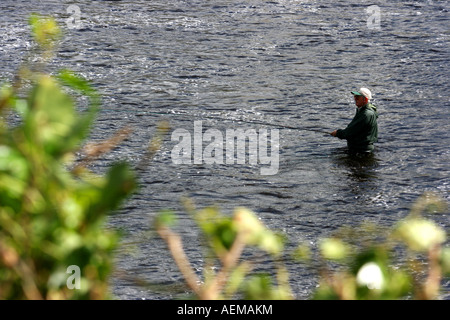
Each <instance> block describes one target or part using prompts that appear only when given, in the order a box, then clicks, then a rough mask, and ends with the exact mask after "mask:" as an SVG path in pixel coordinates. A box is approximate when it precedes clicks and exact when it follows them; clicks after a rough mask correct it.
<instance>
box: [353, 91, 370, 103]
mask: <svg viewBox="0 0 450 320" xmlns="http://www.w3.org/2000/svg"><path fill="white" fill-rule="evenodd" d="M352 94H353V97H354V98H355V104H356V106H357V107H358V108H360V107H362V106H365V105H366V104H367V103H368V102H369V100H370V99H372V93H371V92H370V90H369V89H367V88H360V89H359V91H352Z"/></svg>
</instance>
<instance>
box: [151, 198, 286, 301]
mask: <svg viewBox="0 0 450 320" xmlns="http://www.w3.org/2000/svg"><path fill="white" fill-rule="evenodd" d="M186 208H188V211H189V212H190V213H191V215H192V217H193V219H194V220H195V221H196V223H197V225H198V226H199V229H200V230H201V231H202V235H203V238H204V240H205V241H204V243H205V249H206V251H205V258H206V259H205V261H206V263H205V266H204V275H203V279H200V278H198V276H197V275H196V273H195V272H194V271H193V269H192V267H191V265H190V262H189V260H188V258H187V256H186V254H185V253H184V249H183V245H182V240H181V238H180V236H179V235H178V234H176V233H175V232H173V231H172V230H171V228H170V227H171V226H173V225H174V224H175V223H176V217H175V215H174V214H173V213H171V212H170V211H165V212H162V213H161V214H160V215H159V216H158V217H157V218H156V219H155V227H156V230H157V232H158V234H159V235H160V236H161V237H162V238H163V239H164V240H165V241H166V242H167V245H168V247H169V250H170V251H171V253H172V256H173V258H174V260H175V262H176V264H177V266H178V268H179V269H180V271H181V273H182V274H183V276H184V278H185V279H186V282H187V284H188V286H189V287H190V289H192V291H193V292H194V294H195V295H196V297H197V298H199V299H205V300H212V299H231V298H233V297H236V296H237V297H240V298H242V299H292V297H293V296H292V293H291V291H290V287H289V284H288V282H289V279H288V272H287V270H286V268H285V267H284V266H283V265H282V263H281V262H280V261H281V260H280V259H281V254H282V252H283V248H284V244H283V243H284V239H283V237H282V236H281V235H278V234H276V233H274V232H272V231H270V230H269V229H268V228H266V227H265V226H264V225H263V223H262V222H261V221H260V220H259V219H258V218H257V217H256V215H255V214H254V213H253V212H252V211H250V210H248V209H245V208H237V209H236V210H235V211H234V213H233V215H232V216H229V215H224V214H222V213H221V212H220V211H219V210H218V209H217V208H205V209H202V210H195V209H193V208H192V206H191V203H190V202H189V201H188V203H187V205H186ZM246 247H254V248H257V249H258V250H261V251H262V252H263V253H264V254H266V255H268V257H270V259H269V260H271V261H272V262H273V267H274V269H275V270H276V271H275V278H276V279H275V281H274V280H273V278H272V276H271V275H269V274H266V273H261V274H252V273H251V271H252V265H253V263H252V262H251V261H250V260H249V259H241V255H242V253H243V251H244V250H245V248H246ZM241 260H243V261H241Z"/></svg>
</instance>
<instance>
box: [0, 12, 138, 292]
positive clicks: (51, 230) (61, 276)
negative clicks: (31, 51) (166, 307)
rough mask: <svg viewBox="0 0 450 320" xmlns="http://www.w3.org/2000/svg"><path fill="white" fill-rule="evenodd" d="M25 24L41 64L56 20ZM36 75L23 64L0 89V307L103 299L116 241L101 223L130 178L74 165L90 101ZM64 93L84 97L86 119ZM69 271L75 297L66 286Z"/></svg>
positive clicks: (63, 81) (87, 90)
mask: <svg viewBox="0 0 450 320" xmlns="http://www.w3.org/2000/svg"><path fill="white" fill-rule="evenodd" d="M30 24H31V29H32V32H33V35H34V39H35V41H36V42H37V44H38V45H39V47H40V49H41V50H40V54H44V55H46V57H45V58H48V57H49V56H50V54H49V53H50V52H52V50H53V49H54V48H55V46H56V45H57V41H56V40H57V39H58V38H59V35H60V33H61V32H60V30H59V28H58V26H57V24H56V22H55V21H54V20H53V19H50V18H43V17H39V16H32V17H31V19H30ZM40 63H42V61H40ZM39 69H42V65H40V66H39ZM31 70H33V71H31ZM35 70H36V69H33V66H32V65H29V63H27V64H25V65H24V66H22V67H21V69H20V72H19V75H18V77H17V79H16V80H15V81H14V82H13V83H12V84H6V85H4V86H3V87H2V88H1V91H0V108H1V112H2V115H1V117H0V299H104V298H107V297H108V296H109V292H108V290H107V289H108V287H107V283H108V276H109V275H110V273H111V271H112V270H111V269H112V261H113V254H114V249H115V248H116V245H117V243H118V235H117V234H116V233H115V232H114V231H111V230H105V228H104V221H105V218H106V216H107V214H108V213H110V212H112V211H114V210H116V209H117V208H118V206H119V204H120V203H121V201H122V200H123V199H124V198H125V197H126V196H127V195H129V194H130V193H131V192H132V191H133V189H134V188H135V178H134V175H133V173H132V171H131V170H130V169H129V168H128V165H126V164H124V163H118V164H115V165H113V166H112V167H111V168H110V170H109V171H108V173H107V174H106V176H98V175H95V174H93V173H92V172H90V171H89V170H87V168H86V167H83V166H76V165H75V163H74V161H75V160H74V159H75V153H76V152H77V151H79V150H80V148H81V146H82V144H83V141H84V140H85V139H86V137H87V135H88V133H89V132H88V129H89V127H90V125H91V124H92V121H93V119H94V117H95V115H96V112H97V109H98V108H99V103H100V99H99V96H98V94H97V93H96V91H95V90H94V89H93V88H92V87H91V85H90V84H89V83H88V82H87V81H85V80H84V79H82V78H80V77H78V76H76V75H75V74H74V73H72V72H70V71H67V70H64V71H62V72H60V73H59V74H58V75H57V76H50V75H49V74H46V73H45V72H42V71H41V72H37V71H35ZM68 91H72V92H77V93H78V94H79V95H81V96H84V97H87V98H89V106H88V109H87V111H85V112H83V113H82V114H79V113H78V112H77V110H76V109H75V106H74V105H75V103H74V99H73V98H72V97H71V96H69V95H68V94H67V92H68ZM22 96H24V97H22ZM11 113H16V114H17V115H19V117H20V120H19V121H18V123H16V124H15V125H10V123H9V121H7V120H6V119H7V118H8V115H10V114H11ZM86 154H87V155H88V156H89V152H86ZM74 166H75V167H76V168H77V170H70V167H74ZM72 265H75V266H78V267H79V268H80V289H74V290H71V289H69V288H68V285H67V281H68V277H69V276H70V275H71V274H70V272H69V273H68V267H69V266H72Z"/></svg>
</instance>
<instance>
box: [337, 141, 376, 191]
mask: <svg viewBox="0 0 450 320" xmlns="http://www.w3.org/2000/svg"><path fill="white" fill-rule="evenodd" d="M332 159H333V162H335V163H336V165H337V166H338V167H343V168H346V169H347V171H348V177H349V179H350V180H351V181H354V182H355V183H360V182H361V183H362V182H365V183H367V182H370V181H372V180H375V179H377V171H376V169H377V168H378V164H379V162H380V159H378V158H377V155H376V151H374V152H370V153H366V154H364V153H353V152H349V151H348V149H347V148H345V149H344V148H342V149H337V150H335V151H333V152H332Z"/></svg>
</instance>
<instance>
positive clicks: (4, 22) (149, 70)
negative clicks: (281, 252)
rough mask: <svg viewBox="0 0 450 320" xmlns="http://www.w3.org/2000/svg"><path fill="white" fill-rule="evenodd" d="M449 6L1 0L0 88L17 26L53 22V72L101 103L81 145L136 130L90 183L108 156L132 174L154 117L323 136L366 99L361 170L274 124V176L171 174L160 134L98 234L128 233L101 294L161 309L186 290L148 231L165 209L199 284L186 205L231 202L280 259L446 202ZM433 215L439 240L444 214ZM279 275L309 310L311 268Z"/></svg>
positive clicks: (17, 52)
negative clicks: (372, 112) (371, 135)
mask: <svg viewBox="0 0 450 320" xmlns="http://www.w3.org/2000/svg"><path fill="white" fill-rule="evenodd" d="M372 5H377V7H375V8H374V7H370V6H372ZM369 7H370V8H371V9H375V11H367V10H368V9H369ZM78 9H79V14H80V15H79V19H78V16H77V12H78V11H77V10H78ZM377 9H378V10H379V11H378V12H379V16H377V15H376V13H377V11H376V10H377ZM449 9H450V4H449V2H448V1H376V2H375V3H374V2H373V1H356V0H350V1H331V0H322V1H306V0H305V1H295V0H278V1H263V0H249V1H240V0H234V1H217V0H209V1H197V0H192V1H187V0H186V1H181V0H165V1H162V0H161V1H144V0H123V1H100V0H99V1H91V0H76V1H65V0H64V1H56V0H40V1H38V0H35V1H25V0H2V1H1V2H0V12H1V16H0V28H1V30H2V32H1V35H0V61H1V64H0V80H2V81H4V80H9V79H11V78H12V77H13V74H14V72H15V71H16V70H17V67H18V65H19V64H20V62H21V61H22V59H23V58H24V56H25V53H26V52H27V51H28V50H29V49H30V48H31V46H32V43H31V41H30V37H29V27H28V26H27V22H26V21H27V18H28V16H29V14H30V13H32V12H38V13H43V14H49V15H52V16H54V17H56V18H57V19H58V21H59V22H60V23H61V25H62V26H63V29H64V31H65V36H64V39H63V40H62V42H61V45H60V47H59V49H58V52H57V55H56V57H55V59H54V61H53V63H52V65H53V66H54V67H55V68H61V67H67V68H70V69H72V70H74V71H76V72H78V73H80V74H81V75H83V76H84V77H86V78H87V79H89V80H91V81H92V82H93V84H94V85H95V87H96V88H97V89H98V90H99V91H100V92H101V93H102V95H103V108H102V110H101V112H100V113H99V115H98V118H97V121H96V123H95V127H94V128H93V131H92V135H91V139H92V140H101V139H103V138H105V137H108V136H110V135H112V134H113V133H114V132H115V131H116V130H118V129H119V128H121V127H123V126H126V125H128V126H132V128H133V129H134V131H133V134H132V135H131V136H130V137H129V139H128V140H126V141H125V142H124V143H123V144H122V145H121V146H119V147H118V148H116V149H115V150H113V151H112V152H111V153H109V154H108V155H106V156H105V157H104V158H103V159H102V160H99V161H98V162H96V163H95V165H94V166H93V167H92V169H93V170H94V171H98V172H104V171H105V170H106V168H107V167H108V166H109V165H110V164H111V163H112V161H115V160H126V161H129V162H130V163H131V164H134V165H135V164H137V163H138V162H139V160H140V159H141V158H142V155H143V153H144V151H143V150H144V149H145V146H146V144H147V141H148V140H149V139H150V138H151V137H152V136H153V135H154V133H155V126H156V124H157V123H158V122H159V121H160V120H162V119H167V120H169V121H170V126H171V128H172V129H173V130H176V129H180V130H181V129H184V130H186V131H187V132H189V133H190V134H192V135H194V121H201V125H202V127H203V132H205V131H206V130H207V129H215V130H217V131H216V132H220V133H222V134H223V136H225V132H226V130H227V129H244V130H247V129H255V130H256V132H259V134H260V136H261V134H262V133H261V132H262V131H260V130H262V129H268V130H273V129H275V127H270V126H264V125H262V124H252V123H251V122H252V121H253V122H259V123H260V122H269V123H274V124H278V125H283V126H294V127H301V128H309V129H311V128H313V129H323V130H325V131H329V132H331V131H332V130H334V129H337V128H343V127H345V125H346V124H347V123H348V122H349V121H350V120H351V118H352V117H353V115H354V112H355V106H354V104H353V98H352V95H351V94H350V91H351V90H355V89H358V88H359V87H363V86H364V87H368V88H370V89H371V90H372V92H373V94H374V104H376V105H377V106H378V110H379V114H380V116H379V142H378V144H377V149H376V152H375V154H374V157H372V158H370V159H366V160H364V161H362V160H355V159H353V158H351V157H349V156H348V155H347V154H346V152H345V142H344V141H340V140H339V139H337V138H333V137H330V136H327V135H325V134H321V133H318V132H314V131H308V130H293V129H281V128H279V151H278V154H279V159H278V168H277V170H276V172H275V174H272V175H263V174H261V169H262V168H263V167H267V165H264V164H261V163H256V164H254V163H253V164H252V163H250V161H246V162H245V163H244V164H231V163H229V162H224V163H223V164H206V163H205V162H201V163H198V164H196V163H192V164H175V163H174V161H173V157H172V150H173V148H174V146H175V145H176V144H177V143H178V140H177V141H176V142H175V141H172V139H171V136H170V134H169V136H168V137H167V138H166V140H165V141H164V143H163V145H162V147H161V150H160V151H159V152H158V154H157V155H156V157H155V159H154V160H153V161H152V162H151V163H150V164H149V165H148V166H147V168H146V169H145V170H144V171H143V172H142V173H141V174H140V176H139V181H140V190H139V192H138V193H136V194H135V195H134V196H133V197H132V198H131V199H130V200H129V201H127V202H126V203H125V204H124V206H123V208H122V209H121V210H120V212H119V213H118V214H117V215H114V216H112V217H111V218H110V220H109V221H108V226H109V227H111V228H117V229H121V230H122V231H123V232H124V234H125V235H124V238H123V243H122V246H121V248H120V249H119V252H118V253H119V256H118V261H117V266H118V269H120V270H121V271H122V272H121V273H117V274H116V275H115V276H114V278H113V280H112V291H113V294H114V295H115V296H116V297H117V298H119V299H174V298H177V297H179V296H180V294H181V293H183V292H184V291H185V288H184V287H183V286H182V284H181V283H182V280H181V279H182V278H181V275H180V274H179V272H178V271H177V269H176V267H175V264H174V263H173V260H172V259H171V258H170V256H169V254H168V252H167V249H166V247H165V245H164V243H163V242H162V240H160V239H158V238H157V237H156V236H155V235H154V233H152V227H151V222H152V217H153V216H154V215H155V214H156V213H157V212H159V211H160V210H161V209H165V208H168V209H172V210H174V211H175V212H176V213H177V215H178V216H179V218H180V221H179V224H178V227H177V231H178V232H180V234H181V236H182V237H183V239H184V240H185V245H186V251H187V254H188V256H189V258H190V259H191V262H192V264H193V266H194V268H195V269H196V270H197V271H198V272H199V274H200V273H201V272H202V266H203V262H204V259H203V256H202V252H201V250H200V249H199V245H198V244H199V243H198V232H197V229H196V228H195V225H194V223H193V222H192V221H191V220H190V219H189V217H188V215H187V214H186V213H185V211H184V210H183V207H182V205H181V203H180V199H181V198H182V197H184V196H187V197H190V198H191V199H192V200H193V201H194V202H195V203H196V204H197V206H198V207H206V206H211V205H217V206H218V207H220V208H221V210H222V211H223V212H224V213H227V214H228V213H231V212H232V211H233V208H235V207H237V206H245V207H248V208H250V209H252V210H254V211H255V212H256V213H257V214H258V216H259V217H260V219H261V221H262V222H264V223H265V224H266V225H267V226H268V227H270V228H271V229H273V230H277V231H282V232H283V233H285V234H286V236H287V248H288V249H292V248H293V247H295V245H296V244H297V243H308V244H309V245H310V246H311V247H312V248H313V249H314V248H316V247H317V242H318V240H319V239H320V238H322V237H325V236H327V235H329V234H330V233H331V232H333V231H335V230H336V229H337V228H339V227H341V226H344V225H350V226H356V225H359V224H360V223H361V222H375V223H378V224H380V225H381V226H385V227H390V226H393V225H394V224H395V223H396V222H397V221H398V220H399V219H401V218H403V217H405V216H406V215H407V214H408V212H409V209H410V207H411V205H412V204H413V202H414V201H415V200H416V199H417V198H418V197H419V196H420V195H422V194H423V193H424V192H426V191H431V192H434V193H437V194H438V195H440V196H441V197H443V198H444V199H446V200H447V201H448V200H449V199H450V193H449V190H450V175H449V171H450V170H449V169H450V166H449V163H450V161H449V160H450V149H449V144H450V139H449V133H448V132H449V130H450V125H449V120H450V117H449V111H450V108H449V107H450V99H449V96H448V92H449V91H450V87H449V85H448V78H447V77H448V76H449V36H450V35H449V27H450V23H449V12H448V10H449ZM377 17H378V18H379V20H377V19H376V18H377ZM378 22H379V24H378ZM158 113H168V114H169V115H165V116H162V115H159V114H158ZM238 120H245V121H246V122H243V121H238ZM186 131H185V132H186ZM272 132H273V131H272ZM269 139H270V137H269ZM224 153H225V151H224ZM273 160H274V162H273V163H275V158H274V159H273ZM432 218H433V219H434V220H435V221H437V222H438V223H439V224H440V225H441V226H442V227H444V228H446V229H447V231H448V227H449V225H450V223H449V219H448V215H447V214H439V215H434V216H433V217H432ZM262 262H263V263H262V264H263V265H264V263H265V262H264V261H262ZM258 268H260V269H261V270H262V269H264V267H263V266H256V271H258V270H259V269H258ZM288 268H289V271H290V277H291V285H292V290H293V292H294V293H295V296H296V298H297V299H307V298H308V297H309V295H310V294H311V292H312V291H313V290H314V289H315V287H316V285H317V279H316V278H315V276H314V273H313V271H312V270H310V269H308V268H307V267H305V265H302V264H299V263H288ZM124 274H125V275H126V277H124V276H123V275H124ZM133 277H135V278H139V279H142V280H146V281H149V282H152V283H154V284H157V285H156V286H152V287H143V286H140V285H138V284H137V283H136V282H134V281H132V279H131V278H133ZM449 282H450V281H448V279H447V280H444V281H443V285H444V293H443V297H444V298H445V299H448V298H449V294H448V292H449V291H448V289H449V288H450V283H449Z"/></svg>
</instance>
